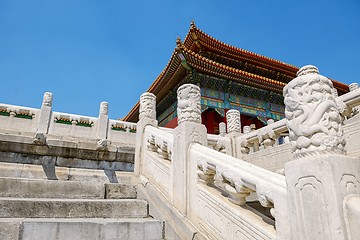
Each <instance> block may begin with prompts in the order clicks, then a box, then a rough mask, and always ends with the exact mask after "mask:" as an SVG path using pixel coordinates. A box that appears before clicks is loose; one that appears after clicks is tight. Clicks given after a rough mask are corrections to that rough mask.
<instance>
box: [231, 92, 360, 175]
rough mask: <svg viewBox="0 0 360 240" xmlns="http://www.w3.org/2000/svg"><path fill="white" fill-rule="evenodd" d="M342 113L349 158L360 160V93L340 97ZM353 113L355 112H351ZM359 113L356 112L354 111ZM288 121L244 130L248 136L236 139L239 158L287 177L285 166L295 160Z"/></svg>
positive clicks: (243, 135)
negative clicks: (284, 171) (284, 172)
mask: <svg viewBox="0 0 360 240" xmlns="http://www.w3.org/2000/svg"><path fill="white" fill-rule="evenodd" d="M337 104H338V107H339V111H340V112H341V113H342V114H343V118H344V119H345V121H344V134H345V138H346V139H347V144H346V146H345V149H346V150H347V152H348V155H349V156H357V157H360V150H359V149H360V142H359V141H357V140H355V139H359V137H360V116H359V114H358V110H357V107H358V106H359V105H360V89H358V88H356V89H352V91H350V92H349V93H346V94H344V95H342V96H339V97H337ZM351 109H353V111H351ZM354 110H355V111H354ZM288 135H289V133H288V128H287V126H286V119H283V120H280V121H277V122H270V123H268V125H267V126H265V127H262V128H260V129H257V130H254V131H250V128H249V127H248V126H245V127H244V133H243V134H242V135H241V136H238V137H236V144H235V147H236V150H235V152H236V157H237V158H240V159H243V160H245V161H248V162H250V163H253V164H255V165H257V166H260V167H263V168H266V169H268V170H271V171H277V172H279V173H283V168H284V164H285V163H286V162H289V161H292V160H294V157H293V154H292V144H291V143H290V142H289V138H288Z"/></svg>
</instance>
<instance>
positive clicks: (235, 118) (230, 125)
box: [226, 109, 241, 133]
mask: <svg viewBox="0 0 360 240" xmlns="http://www.w3.org/2000/svg"><path fill="white" fill-rule="evenodd" d="M226 121H227V132H228V133H241V121H240V112H239V111H238V110H236V109H231V110H229V111H227V112H226Z"/></svg>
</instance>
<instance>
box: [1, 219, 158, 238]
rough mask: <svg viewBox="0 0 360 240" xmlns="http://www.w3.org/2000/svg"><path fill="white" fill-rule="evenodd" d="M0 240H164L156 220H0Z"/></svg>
mask: <svg viewBox="0 0 360 240" xmlns="http://www.w3.org/2000/svg"><path fill="white" fill-rule="evenodd" d="M0 239H1V240H34V239H36V240H69V239H71V240H85V239H86V240H110V239H111V240H113V239H128V240H141V239H144V240H145V239H146V240H159V239H164V223H163V221H160V220H154V219H149V218H143V219H99V218H90V219H84V218H80V219H79V218H75V219H64V218H56V219H54V218H38V219H33V218H30V219H29V218H28V219H6V218H3V219H1V218H0Z"/></svg>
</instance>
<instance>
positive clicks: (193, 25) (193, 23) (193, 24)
mask: <svg viewBox="0 0 360 240" xmlns="http://www.w3.org/2000/svg"><path fill="white" fill-rule="evenodd" d="M190 28H196V26H195V22H194V20H191V23H190Z"/></svg>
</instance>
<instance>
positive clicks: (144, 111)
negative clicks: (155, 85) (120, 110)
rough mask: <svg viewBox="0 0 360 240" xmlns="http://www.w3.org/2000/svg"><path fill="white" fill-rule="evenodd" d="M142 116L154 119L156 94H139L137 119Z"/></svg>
mask: <svg viewBox="0 0 360 240" xmlns="http://www.w3.org/2000/svg"><path fill="white" fill-rule="evenodd" d="M144 117H147V118H149V119H156V96H155V95H154V94H152V93H148V92H146V93H143V94H142V95H141V96H140V108H139V119H141V118H144Z"/></svg>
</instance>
